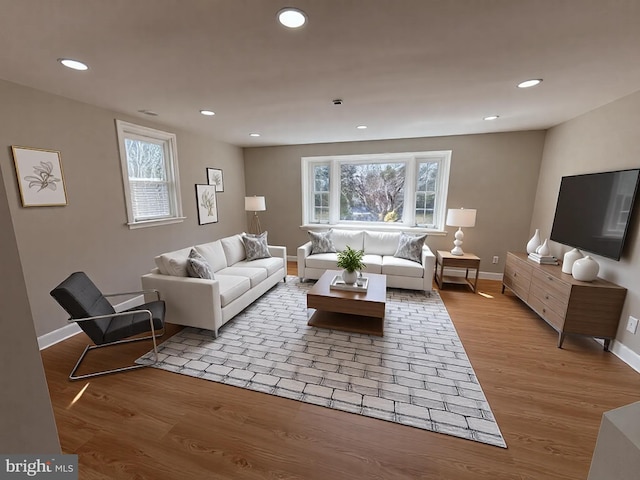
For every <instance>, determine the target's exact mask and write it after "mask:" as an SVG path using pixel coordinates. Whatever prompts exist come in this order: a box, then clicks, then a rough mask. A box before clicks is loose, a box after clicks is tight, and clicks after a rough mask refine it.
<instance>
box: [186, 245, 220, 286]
mask: <svg viewBox="0 0 640 480" xmlns="http://www.w3.org/2000/svg"><path fill="white" fill-rule="evenodd" d="M187 273H188V274H189V276H190V277H193V278H206V279H209V280H213V279H214V276H213V270H211V266H210V265H209V262H207V260H206V259H205V258H204V257H203V256H202V255H200V254H199V253H198V252H196V251H195V250H194V249H193V248H192V249H191V252H189V257H188V258H187Z"/></svg>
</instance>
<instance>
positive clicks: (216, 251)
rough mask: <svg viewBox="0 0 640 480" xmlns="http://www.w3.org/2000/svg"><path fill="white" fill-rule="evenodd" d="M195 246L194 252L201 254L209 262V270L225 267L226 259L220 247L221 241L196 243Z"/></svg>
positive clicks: (214, 270)
mask: <svg viewBox="0 0 640 480" xmlns="http://www.w3.org/2000/svg"><path fill="white" fill-rule="evenodd" d="M195 248H196V252H198V253H199V254H200V255H202V256H203V257H204V259H205V260H206V261H207V262H208V263H209V265H210V266H211V271H213V272H217V271H218V270H222V269H223V268H225V267H227V259H226V257H225V256H224V250H223V249H222V243H221V242H220V240H216V241H215V242H209V243H203V244H202V245H196V247H195Z"/></svg>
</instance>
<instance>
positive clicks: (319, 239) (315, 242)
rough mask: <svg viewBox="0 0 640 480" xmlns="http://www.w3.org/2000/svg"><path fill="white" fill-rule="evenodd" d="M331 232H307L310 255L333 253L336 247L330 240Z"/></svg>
mask: <svg viewBox="0 0 640 480" xmlns="http://www.w3.org/2000/svg"><path fill="white" fill-rule="evenodd" d="M331 232H332V230H329V231H327V232H307V233H308V234H309V238H310V239H311V255H314V254H316V253H335V252H336V247H335V246H334V245H333V241H332V240H331Z"/></svg>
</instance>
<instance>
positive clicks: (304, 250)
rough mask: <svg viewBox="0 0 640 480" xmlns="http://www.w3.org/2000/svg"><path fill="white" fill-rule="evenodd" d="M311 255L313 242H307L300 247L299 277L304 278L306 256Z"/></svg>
mask: <svg viewBox="0 0 640 480" xmlns="http://www.w3.org/2000/svg"><path fill="white" fill-rule="evenodd" d="M309 255H311V242H307V243H305V244H304V245H300V246H299V247H298V278H301V279H302V278H304V269H305V266H306V258H307V257H308V256H309Z"/></svg>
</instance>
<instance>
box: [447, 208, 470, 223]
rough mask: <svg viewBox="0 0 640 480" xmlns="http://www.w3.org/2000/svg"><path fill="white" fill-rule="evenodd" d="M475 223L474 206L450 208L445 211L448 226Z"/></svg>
mask: <svg viewBox="0 0 640 480" xmlns="http://www.w3.org/2000/svg"><path fill="white" fill-rule="evenodd" d="M475 224H476V209H475V208H450V209H449V210H448V211H447V225H449V226H450V227H474V226H475Z"/></svg>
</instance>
